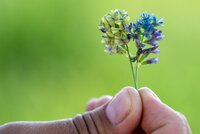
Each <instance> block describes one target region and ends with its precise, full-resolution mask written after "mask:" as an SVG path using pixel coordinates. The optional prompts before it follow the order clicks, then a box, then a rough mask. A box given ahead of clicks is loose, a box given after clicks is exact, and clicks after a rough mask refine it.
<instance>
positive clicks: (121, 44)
mask: <svg viewBox="0 0 200 134" xmlns="http://www.w3.org/2000/svg"><path fill="white" fill-rule="evenodd" d="M129 24H130V17H129V16H128V13H127V12H126V11H124V10H120V9H116V10H111V11H110V12H109V13H108V14H106V15H104V16H103V17H102V18H101V22H100V25H99V30H100V31H101V32H102V40H101V43H102V44H104V45H105V52H107V53H109V54H115V53H119V54H124V53H126V50H125V44H127V43H128V42H129V41H130V38H129V30H128V26H129Z"/></svg>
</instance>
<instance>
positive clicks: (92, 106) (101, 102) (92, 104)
mask: <svg viewBox="0 0 200 134" xmlns="http://www.w3.org/2000/svg"><path fill="white" fill-rule="evenodd" d="M111 99H112V96H109V95H106V96H102V97H100V98H98V99H91V100H90V101H89V102H88V104H87V106H86V111H92V110H94V109H95V108H97V107H100V106H102V105H104V104H105V103H106V102H108V101H110V100H111Z"/></svg>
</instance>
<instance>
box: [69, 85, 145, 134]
mask: <svg viewBox="0 0 200 134" xmlns="http://www.w3.org/2000/svg"><path fill="white" fill-rule="evenodd" d="M141 111H142V105H141V99H140V95H139V93H138V91H137V90H135V89H133V88H131V87H126V88H124V89H122V90H121V91H120V92H119V93H117V94H116V95H115V96H114V97H113V99H112V100H110V101H109V102H107V103H106V104H105V105H103V106H101V107H98V108H97V109H95V110H93V111H90V112H87V113H85V114H83V115H78V116H76V117H75V118H74V119H72V121H73V123H74V125H75V127H76V129H77V131H78V133H79V134H88V133H89V134H129V133H132V132H133V130H134V129H135V128H136V127H137V126H138V124H139V122H140V118H141Z"/></svg>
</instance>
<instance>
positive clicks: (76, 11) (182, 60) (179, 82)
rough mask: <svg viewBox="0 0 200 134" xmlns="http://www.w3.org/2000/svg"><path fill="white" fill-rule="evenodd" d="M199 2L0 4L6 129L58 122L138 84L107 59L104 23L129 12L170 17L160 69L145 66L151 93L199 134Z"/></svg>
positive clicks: (19, 0)
mask: <svg viewBox="0 0 200 134" xmlns="http://www.w3.org/2000/svg"><path fill="white" fill-rule="evenodd" d="M199 4H200V2H199V1H198V0H176V1H174V0H165V1H164V0H118V1H116V0H101V1H94V0H0V124H3V123H6V122H10V121H18V120H54V119H62V118H68V117H72V116H74V115H75V114H77V113H82V112H84V109H85V105H86V103H87V101H88V100H89V99H90V98H93V97H99V96H101V95H105V94H110V95H113V94H114V93H116V92H117V91H118V90H120V89H121V88H122V87H124V86H127V85H130V86H131V85H132V77H131V71H130V68H129V62H128V59H127V58H126V57H124V56H120V55H115V56H110V55H107V54H105V53H104V52H103V49H104V47H103V46H102V45H101V44H100V39H101V37H100V36H101V33H100V32H99V31H98V28H97V26H98V24H99V22H100V18H101V17H102V16H103V15H104V14H106V13H107V12H108V11H109V10H111V9H116V8H120V9H125V10H127V11H128V12H129V15H130V16H131V18H132V20H135V19H136V18H138V15H139V14H140V13H141V12H143V11H148V12H151V13H154V14H156V15H157V16H158V17H164V18H165V27H164V28H163V31H164V34H165V39H164V40H163V41H162V42H160V50H161V54H160V55H159V58H160V61H159V64H157V65H151V66H143V67H141V69H140V72H139V85H140V86H148V87H150V88H152V89H153V90H154V91H155V92H156V93H157V94H158V95H159V97H160V98H161V99H162V100H163V101H164V102H165V103H167V104H168V105H170V106H171V107H172V108H174V109H176V110H178V111H180V112H182V113H184V114H185V115H186V117H187V118H188V121H189V122H190V125H191V127H192V129H193V133H200V130H198V129H199V122H198V121H199V110H200V108H199V102H200V97H199V93H200V89H199V73H200V69H199V68H200V60H199V53H200V44H199V43H200V37H199V36H200V26H199V24H200V14H199V12H200V8H199Z"/></svg>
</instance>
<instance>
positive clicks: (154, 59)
mask: <svg viewBox="0 0 200 134" xmlns="http://www.w3.org/2000/svg"><path fill="white" fill-rule="evenodd" d="M157 62H158V58H157V57H155V58H151V59H148V60H146V61H144V62H142V64H143V65H145V64H156V63H157Z"/></svg>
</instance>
